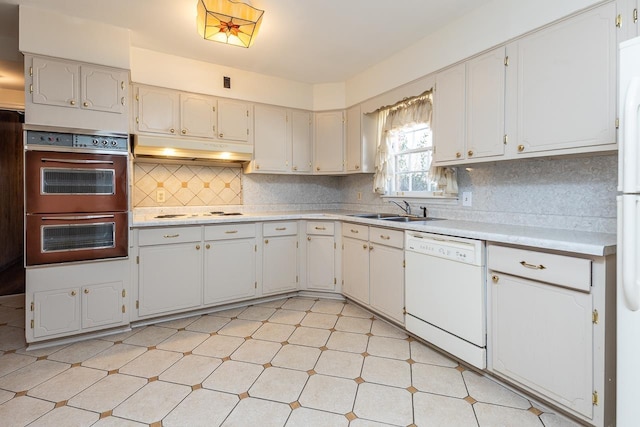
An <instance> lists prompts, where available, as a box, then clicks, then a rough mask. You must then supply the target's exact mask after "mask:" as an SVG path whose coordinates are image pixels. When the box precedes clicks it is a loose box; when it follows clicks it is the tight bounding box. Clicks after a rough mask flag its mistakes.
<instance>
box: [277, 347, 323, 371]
mask: <svg viewBox="0 0 640 427" xmlns="http://www.w3.org/2000/svg"><path fill="white" fill-rule="evenodd" d="M320 353H321V352H320V349H318V348H313V347H305V346H302V345H294V344H289V345H285V346H284V347H282V349H281V350H280V351H279V352H278V354H276V357H274V358H273V360H272V361H271V364H272V365H273V366H279V367H281V368H290V369H297V370H299V371H308V370H310V369H313V367H314V366H316V362H317V361H318V358H319V357H320Z"/></svg>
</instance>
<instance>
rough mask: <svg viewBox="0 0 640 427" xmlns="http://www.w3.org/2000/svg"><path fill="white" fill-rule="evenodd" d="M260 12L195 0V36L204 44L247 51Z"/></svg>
mask: <svg viewBox="0 0 640 427" xmlns="http://www.w3.org/2000/svg"><path fill="white" fill-rule="evenodd" d="M263 14H264V11H263V10H260V9H256V8H254V7H251V6H250V5H248V4H246V3H242V2H240V1H233V0H198V15H197V17H196V22H197V24H198V34H200V36H202V37H204V38H205V40H211V41H216V42H220V43H226V44H231V45H234V46H241V47H249V46H251V45H252V44H253V42H254V40H255V38H256V36H257V35H258V30H259V29H260V24H261V23H262V15H263Z"/></svg>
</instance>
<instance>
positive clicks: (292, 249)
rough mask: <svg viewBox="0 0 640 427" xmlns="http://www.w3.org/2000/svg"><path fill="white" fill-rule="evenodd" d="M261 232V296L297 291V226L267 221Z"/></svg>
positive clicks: (289, 223)
mask: <svg viewBox="0 0 640 427" xmlns="http://www.w3.org/2000/svg"><path fill="white" fill-rule="evenodd" d="M262 233H263V237H264V239H263V241H262V294H263V295H269V294H276V293H282V292H287V291H295V290H297V289H298V223H297V222H293V221H292V222H268V223H265V224H264V225H263V230H262Z"/></svg>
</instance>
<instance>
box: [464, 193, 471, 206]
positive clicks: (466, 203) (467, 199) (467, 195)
mask: <svg viewBox="0 0 640 427" xmlns="http://www.w3.org/2000/svg"><path fill="white" fill-rule="evenodd" d="M462 206H471V191H464V192H463V193H462Z"/></svg>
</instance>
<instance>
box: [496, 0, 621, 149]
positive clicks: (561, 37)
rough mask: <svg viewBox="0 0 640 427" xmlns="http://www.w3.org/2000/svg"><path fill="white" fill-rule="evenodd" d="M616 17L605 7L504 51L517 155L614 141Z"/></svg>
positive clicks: (612, 7)
mask: <svg viewBox="0 0 640 427" xmlns="http://www.w3.org/2000/svg"><path fill="white" fill-rule="evenodd" d="M615 17H616V4H615V2H614V3H609V4H606V5H604V6H601V7H599V8H597V9H593V10H591V11H588V12H586V13H583V14H580V15H578V16H576V17H574V18H571V19H568V20H566V21H564V22H561V23H559V24H556V25H553V26H551V27H549V28H547V29H544V30H542V31H539V32H536V33H534V34H532V35H530V36H528V37H525V38H523V39H521V40H519V41H518V42H516V43H514V44H512V45H510V46H508V47H507V53H508V55H509V57H510V61H509V64H510V65H509V67H508V68H509V69H508V70H507V73H509V76H508V78H509V79H511V78H513V79H515V80H516V84H517V93H516V94H515V98H514V96H513V95H514V94H513V93H512V94H511V95H512V96H510V97H509V101H508V102H509V105H508V108H507V110H508V111H516V112H517V113H516V117H512V118H508V120H514V121H515V124H513V123H511V124H510V125H508V126H512V127H511V129H513V131H514V132H515V135H516V138H515V142H514V149H515V146H517V149H515V151H516V152H517V153H524V154H526V153H529V152H540V151H548V150H557V149H568V148H582V147H588V146H597V145H604V144H614V143H615V142H616V129H615V119H616V51H617V45H616V28H615ZM512 65H514V67H513V68H512ZM509 133H512V131H510V132H509Z"/></svg>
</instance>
